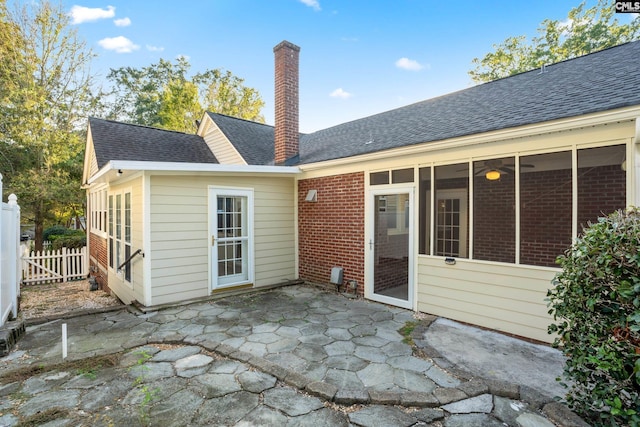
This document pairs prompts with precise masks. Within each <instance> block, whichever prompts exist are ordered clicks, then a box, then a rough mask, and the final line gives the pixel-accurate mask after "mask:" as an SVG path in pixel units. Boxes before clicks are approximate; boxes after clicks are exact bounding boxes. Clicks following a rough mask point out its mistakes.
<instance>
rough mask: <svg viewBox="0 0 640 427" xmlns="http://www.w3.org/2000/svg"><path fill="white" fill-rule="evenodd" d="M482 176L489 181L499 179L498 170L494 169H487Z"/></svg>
mask: <svg viewBox="0 0 640 427" xmlns="http://www.w3.org/2000/svg"><path fill="white" fill-rule="evenodd" d="M484 177H485V178H487V179H488V180H489V181H496V180H498V179H500V171H498V170H495V169H491V170H488V171H487V173H485V174H484Z"/></svg>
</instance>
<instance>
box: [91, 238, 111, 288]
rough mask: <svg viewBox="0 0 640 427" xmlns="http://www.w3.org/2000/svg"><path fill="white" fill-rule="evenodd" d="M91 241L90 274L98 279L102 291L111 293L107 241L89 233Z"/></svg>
mask: <svg viewBox="0 0 640 427" xmlns="http://www.w3.org/2000/svg"><path fill="white" fill-rule="evenodd" d="M89 239H90V240H89V241H90V244H89V247H90V253H89V274H90V275H91V277H94V278H95V279H96V282H97V283H98V286H99V287H100V289H102V290H104V291H106V292H109V282H108V277H107V268H108V262H109V261H108V260H109V254H108V251H107V239H104V238H102V237H100V236H98V235H96V234H94V233H89Z"/></svg>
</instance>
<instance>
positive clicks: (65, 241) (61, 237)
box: [42, 225, 87, 250]
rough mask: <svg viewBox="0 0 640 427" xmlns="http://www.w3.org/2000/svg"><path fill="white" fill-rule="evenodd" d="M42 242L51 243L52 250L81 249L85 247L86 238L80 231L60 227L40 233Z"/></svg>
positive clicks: (50, 228) (56, 226)
mask: <svg viewBox="0 0 640 427" xmlns="http://www.w3.org/2000/svg"><path fill="white" fill-rule="evenodd" d="M42 236H43V238H44V240H48V241H50V242H51V246H52V249H54V250H58V249H60V248H69V249H71V248H81V247H83V246H86V245H87V236H86V234H85V232H84V231H82V230H72V229H70V228H66V227H63V226H61V225H54V226H53V227H49V228H47V229H46V230H44V232H43V233H42Z"/></svg>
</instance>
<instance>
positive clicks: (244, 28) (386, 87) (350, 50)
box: [63, 0, 628, 132]
mask: <svg viewBox="0 0 640 427" xmlns="http://www.w3.org/2000/svg"><path fill="white" fill-rule="evenodd" d="M578 3H579V0H532V1H530V2H518V1H512V0H486V1H455V2H454V1H441V0H440V1H436V0H393V1H382V0H380V1H376V0H369V1H364V0H189V1H176V0H155V1H142V0H97V1H96V0H77V1H69V0H63V5H64V7H65V9H66V10H68V11H69V13H70V16H71V18H72V21H74V22H75V23H74V26H75V27H76V28H77V29H78V32H79V34H80V36H81V37H82V38H84V39H85V40H86V42H87V44H88V46H89V47H91V48H92V49H93V51H94V52H95V53H96V54H97V58H96V60H95V62H94V68H93V71H94V72H97V73H98V74H99V75H100V76H101V78H103V79H106V75H107V73H108V72H109V69H110V68H119V67H123V66H132V67H143V66H147V65H150V64H152V63H154V62H157V61H158V60H159V59H160V58H165V59H174V58H176V57H177V56H179V55H185V56H187V57H188V58H189V61H190V63H191V64H192V71H193V72H197V71H204V70H205V69H214V68H224V69H226V70H230V71H231V72H232V73H233V74H234V75H236V76H238V77H241V78H243V79H245V84H246V85H247V86H250V87H253V88H255V89H257V90H258V91H259V92H260V94H261V96H262V98H263V99H264V100H265V103H266V106H265V109H264V111H263V113H264V116H265V119H266V121H267V123H269V124H273V114H274V113H273V111H274V106H273V68H274V67H273V47H274V46H275V45H277V44H278V43H279V42H281V41H282V40H288V41H290V42H292V43H294V44H297V45H298V46H300V47H301V52H300V130H301V131H302V132H312V131H316V130H319V129H323V128H327V127H330V126H333V125H337V124H340V123H344V122H347V121H350V120H354V119H358V118H361V117H365V116H369V115H372V114H376V113H379V112H382V111H386V110H390V109H393V108H396V107H400V106H403V105H407V104H410V103H413V102H417V101H421V100H424V99H428V98H433V97H436V96H439V95H442V94H445V93H449V92H453V91H456V90H460V89H464V88H466V87H469V86H470V85H471V84H472V83H471V79H470V78H469V76H468V74H467V71H469V70H470V69H471V68H472V63H471V61H472V59H473V58H475V57H482V56H484V54H486V53H487V52H489V51H490V50H491V48H492V45H493V44H497V43H500V42H502V41H503V40H504V39H505V38H507V37H509V36H515V35H527V36H529V37H531V36H534V35H535V34H536V30H537V28H538V25H539V24H540V22H542V21H543V20H544V19H546V18H549V19H558V20H564V19H565V18H566V16H567V12H568V11H569V10H570V9H571V8H572V7H574V6H576V5H577V4H578ZM594 3H595V0H589V1H588V2H587V5H589V6H591V5H593V4H594ZM618 16H619V19H620V21H621V22H624V19H628V15H618Z"/></svg>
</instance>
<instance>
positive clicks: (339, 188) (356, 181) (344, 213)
mask: <svg viewBox="0 0 640 427" xmlns="http://www.w3.org/2000/svg"><path fill="white" fill-rule="evenodd" d="M309 190H318V199H317V202H306V201H305V197H306V195H307V192H308V191H309ZM298 233H299V245H298V247H299V260H300V263H299V274H300V278H301V279H303V280H307V281H309V282H313V283H319V284H325V285H330V283H329V280H330V278H331V268H332V267H342V268H343V269H344V283H345V284H346V283H347V282H348V281H349V280H356V281H357V282H358V292H359V293H361V294H362V293H363V292H364V173H362V172H357V173H352V174H346V175H333V176H328V177H323V178H312V179H305V180H302V181H300V182H299V183H298ZM331 286H333V285H331ZM343 289H344V288H341V290H343Z"/></svg>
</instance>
